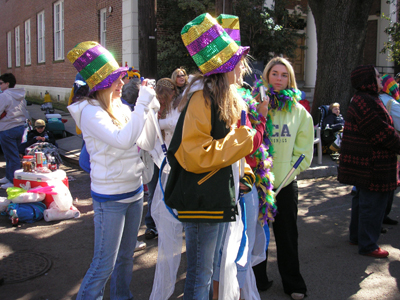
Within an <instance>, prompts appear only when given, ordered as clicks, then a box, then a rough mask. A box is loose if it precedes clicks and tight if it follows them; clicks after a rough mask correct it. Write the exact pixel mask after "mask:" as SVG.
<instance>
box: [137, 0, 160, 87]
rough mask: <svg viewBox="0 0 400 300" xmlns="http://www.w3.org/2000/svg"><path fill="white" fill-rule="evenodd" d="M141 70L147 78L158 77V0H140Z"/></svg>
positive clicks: (142, 74) (141, 74) (141, 73)
mask: <svg viewBox="0 0 400 300" xmlns="http://www.w3.org/2000/svg"><path fill="white" fill-rule="evenodd" d="M138 10H139V15H138V23H139V71H140V76H142V77H145V78H154V79H155V78H157V39H156V37H157V32H156V28H157V25H156V0H139V1H138Z"/></svg>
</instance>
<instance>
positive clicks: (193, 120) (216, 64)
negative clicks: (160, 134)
mask: <svg viewBox="0 0 400 300" xmlns="http://www.w3.org/2000/svg"><path fill="white" fill-rule="evenodd" d="M215 32H218V34H217V36H215V35H214V36H213V37H214V38H213V39H212V40H210V38H209V37H210V35H211V34H212V33H215ZM181 36H182V40H183V42H184V44H185V46H186V47H187V49H188V51H189V53H190V55H191V56H192V57H194V56H196V58H199V56H201V62H202V63H201V64H200V60H196V62H199V65H198V67H199V69H200V71H201V72H202V74H198V75H196V76H195V77H194V78H193V80H192V81H191V82H190V84H189V86H188V87H187V89H186V90H187V91H190V92H191V95H192V96H191V98H190V100H188V101H189V102H188V104H187V106H186V107H185V108H184V109H183V110H182V112H181V115H180V117H179V120H178V123H177V125H176V128H175V132H174V135H173V137H172V140H171V144H170V147H169V148H168V153H167V158H168V162H169V164H170V166H171V171H170V175H169V177H168V181H167V186H166V189H165V202H166V204H167V205H168V206H169V207H171V208H174V209H176V210H177V211H178V216H177V217H178V219H179V220H181V221H182V222H183V227H184V229H185V234H186V254H187V275H186V282H185V289H184V296H183V299H184V300H189V299H190V300H192V299H199V300H205V299H209V293H210V286H211V277H212V274H213V262H214V254H215V250H216V249H217V248H219V247H220V245H217V236H218V232H219V230H220V225H221V224H223V223H225V222H234V223H232V224H238V223H240V222H241V221H240V217H239V216H237V212H236V210H237V206H236V201H237V200H238V195H239V160H240V159H241V158H244V157H245V156H246V155H248V154H250V153H251V152H252V148H253V134H254V133H253V131H252V130H250V128H249V127H247V126H240V127H238V126H237V124H238V121H240V118H241V112H242V110H246V106H245V103H244V101H243V100H241V99H240V96H239V95H238V94H237V92H236V89H235V88H234V84H235V83H236V82H237V80H238V77H239V76H240V75H241V69H242V68H243V62H242V57H243V56H245V55H246V54H247V53H248V51H249V47H240V46H238V45H237V44H236V43H235V41H234V40H233V39H231V38H230V37H229V35H228V34H227V33H226V32H225V30H224V29H223V28H222V27H221V26H220V25H219V24H218V22H217V21H216V20H215V19H214V18H213V17H211V15H209V14H208V13H207V14H202V15H200V16H198V17H197V18H195V19H194V20H193V21H191V22H189V23H188V24H186V25H185V26H184V28H183V29H182V32H181ZM218 37H221V38H218ZM206 41H207V42H206ZM215 49H221V50H219V51H218V53H215V52H213V50H215ZM222 49H226V50H225V51H222ZM200 50H201V51H200ZM192 87H193V89H192ZM192 92H193V94H192ZM187 96H188V94H187V92H186V93H185V94H184V96H183V99H182V101H185V97H187ZM250 126H251V125H250ZM244 169H245V172H244V173H245V176H244V178H245V179H243V180H247V183H248V184H249V185H250V186H252V185H253V183H254V179H255V178H254V175H253V173H252V172H251V169H250V168H249V167H248V165H247V166H244ZM240 211H241V210H240V209H239V213H240ZM236 219H237V220H236ZM235 248H236V245H235V247H232V248H230V250H231V251H235V250H234V249H235ZM238 249H239V245H237V248H236V253H237V251H238ZM232 266H234V267H235V270H236V265H235V264H234V262H233V264H232ZM228 292H229V293H235V294H236V293H238V292H239V287H238V286H237V289H236V288H235V289H231V290H229V291H228ZM224 295H225V294H224ZM236 295H237V298H239V295H238V294H236ZM232 299H233V298H232Z"/></svg>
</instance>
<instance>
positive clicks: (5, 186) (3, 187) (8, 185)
mask: <svg viewBox="0 0 400 300" xmlns="http://www.w3.org/2000/svg"><path fill="white" fill-rule="evenodd" d="M9 187H14V184H12V183H11V182H9V183H5V184H2V185H1V188H2V189H5V190H6V189H8V188H9Z"/></svg>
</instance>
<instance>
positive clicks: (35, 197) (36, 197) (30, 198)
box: [11, 193, 46, 203]
mask: <svg viewBox="0 0 400 300" xmlns="http://www.w3.org/2000/svg"><path fill="white" fill-rule="evenodd" d="M45 197H46V194H42V193H22V194H19V195H18V196H17V197H15V198H13V199H11V202H13V203H30V202H39V201H43V200H44V198H45Z"/></svg>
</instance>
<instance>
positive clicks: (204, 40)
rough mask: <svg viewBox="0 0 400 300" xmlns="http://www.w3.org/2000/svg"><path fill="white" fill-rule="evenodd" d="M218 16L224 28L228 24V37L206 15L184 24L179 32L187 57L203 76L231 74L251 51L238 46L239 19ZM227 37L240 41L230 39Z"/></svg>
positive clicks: (225, 32)
mask: <svg viewBox="0 0 400 300" xmlns="http://www.w3.org/2000/svg"><path fill="white" fill-rule="evenodd" d="M221 16H222V17H221ZM221 16H220V17H221V18H220V19H221V23H222V24H224V22H225V20H226V22H225V24H228V23H231V25H230V26H227V27H226V28H229V29H228V31H229V33H228V32H227V31H225V30H224V28H223V27H222V26H221V25H220V24H219V23H218V21H217V20H216V19H214V18H213V17H211V15H210V14H208V13H205V14H202V15H200V16H198V17H197V18H195V19H194V20H193V21H191V22H189V23H188V24H186V25H185V27H183V29H182V32H181V36H182V40H183V43H184V44H185V46H186V48H187V50H188V51H189V54H190V56H192V58H193V60H194V61H195V63H196V64H197V66H198V67H199V69H200V71H201V72H202V73H203V74H204V75H205V76H208V75H211V74H217V73H227V72H230V71H232V70H233V69H234V68H235V66H236V65H237V63H238V62H239V61H240V59H241V58H242V56H243V55H246V54H247V53H248V52H249V50H250V47H242V46H240V31H239V19H238V18H237V17H236V16H228V15H221ZM224 16H228V17H229V18H228V17H226V18H225V17H224ZM235 18H236V20H235ZM229 19H232V20H231V21H233V22H230V21H229ZM230 34H232V35H233V36H235V35H236V36H237V35H238V36H239V37H238V38H232V37H231V35H230ZM236 41H239V43H237V42H236Z"/></svg>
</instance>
